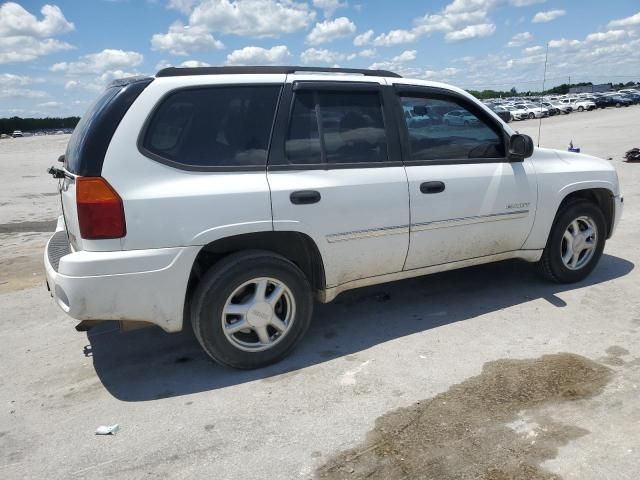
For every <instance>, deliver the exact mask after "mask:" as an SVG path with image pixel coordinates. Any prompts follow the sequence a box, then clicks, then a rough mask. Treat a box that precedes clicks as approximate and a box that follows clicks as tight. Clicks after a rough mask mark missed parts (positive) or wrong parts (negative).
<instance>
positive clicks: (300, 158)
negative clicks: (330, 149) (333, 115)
mask: <svg viewBox="0 0 640 480" xmlns="http://www.w3.org/2000/svg"><path fill="white" fill-rule="evenodd" d="M316 96H317V95H315V94H314V93H312V92H299V93H297V94H296V96H295V99H294V102H293V110H292V111H291V119H290V120H289V133H288V135H287V143H286V146H285V150H286V154H287V160H288V162H289V163H291V164H313V163H322V152H321V148H320V134H319V129H318V119H317V117H316V104H315V97H316Z"/></svg>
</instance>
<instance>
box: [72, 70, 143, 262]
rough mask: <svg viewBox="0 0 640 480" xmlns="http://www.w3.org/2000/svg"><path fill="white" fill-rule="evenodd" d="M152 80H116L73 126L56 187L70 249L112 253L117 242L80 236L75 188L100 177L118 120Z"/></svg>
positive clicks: (116, 240)
mask: <svg viewBox="0 0 640 480" xmlns="http://www.w3.org/2000/svg"><path fill="white" fill-rule="evenodd" d="M152 81H153V79H152V78H147V77H135V78H130V79H123V80H117V81H115V82H113V83H112V84H111V85H109V86H108V87H107V88H106V90H105V91H104V92H103V93H102V94H101V95H100V97H98V98H97V99H96V100H95V101H94V102H93V104H92V105H91V106H90V107H89V108H88V110H87V111H86V113H85V114H84V115H83V116H82V118H81V119H80V122H79V123H78V125H77V126H76V128H75V130H74V131H73V134H72V135H71V139H70V140H69V144H68V145H67V151H66V153H65V155H64V174H65V177H64V178H63V179H62V181H61V185H60V187H61V188H60V197H61V201H62V212H63V215H64V220H65V224H66V228H67V235H68V237H69V243H70V244H71V246H72V248H73V249H74V250H76V251H77V250H114V249H119V248H120V240H119V239H109V240H86V239H83V238H82V235H81V234H80V224H79V221H78V208H77V202H76V185H77V183H78V177H100V176H101V174H102V165H103V163H104V158H105V155H106V152H107V148H108V147H109V143H110V142H111V138H112V137H113V134H114V133H115V131H116V129H117V128H118V125H119V124H120V121H121V120H122V118H123V117H124V115H125V113H127V110H129V107H130V106H131V105H132V104H133V102H134V101H135V99H136V98H138V95H140V93H141V92H142V91H143V90H144V89H145V88H146V87H147V85H149V84H150V83H151V82H152Z"/></svg>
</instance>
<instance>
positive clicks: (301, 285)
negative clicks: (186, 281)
mask: <svg viewBox="0 0 640 480" xmlns="http://www.w3.org/2000/svg"><path fill="white" fill-rule="evenodd" d="M312 313H313V296H312V293H311V286H310V285H309V281H308V280H307V278H306V277H305V275H304V273H302V271H301V270H300V269H299V268H298V267H297V266H296V265H295V264H293V263H292V262H290V261H289V260H287V259H286V258H284V257H282V256H280V255H276V254H274V253H271V252H267V251H259V250H253V251H246V252H240V253H234V254H231V255H229V256H228V257H225V258H224V259H222V260H221V261H220V262H218V263H217V264H215V265H214V266H213V267H212V268H211V269H210V270H209V271H208V272H207V273H206V274H205V275H204V277H203V278H202V280H201V282H200V284H199V285H198V287H197V288H196V291H195V292H194V295H193V302H192V306H191V323H192V325H193V331H194V333H195V335H196V338H197V339H198V341H199V342H200V345H201V346H202V348H203V349H204V350H205V352H207V354H208V355H209V356H210V357H211V358H212V359H213V360H215V361H216V362H218V363H220V364H222V365H226V366H229V367H234V368H242V369H252V368H259V367H264V366H267V365H270V364H272V363H275V362H277V361H279V360H281V359H282V358H284V357H286V356H287V355H288V354H289V353H290V352H291V351H292V350H293V348H294V347H295V346H296V345H297V344H298V342H299V341H300V339H301V338H302V337H303V336H304V334H305V332H306V331H307V329H308V328H309V325H310V323H311V316H312ZM243 326H244V328H242V327H243Z"/></svg>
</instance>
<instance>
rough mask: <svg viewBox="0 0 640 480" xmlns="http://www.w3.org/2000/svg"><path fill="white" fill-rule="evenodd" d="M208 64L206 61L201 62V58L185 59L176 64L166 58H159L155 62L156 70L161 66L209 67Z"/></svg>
mask: <svg viewBox="0 0 640 480" xmlns="http://www.w3.org/2000/svg"><path fill="white" fill-rule="evenodd" d="M210 66H211V65H210V64H208V63H207V62H203V61H201V60H185V61H184V62H182V63H179V64H177V65H175V64H173V63H171V62H169V61H167V60H161V61H160V62H158V63H157V64H156V70H162V69H163V68H168V67H180V68H195V67H210Z"/></svg>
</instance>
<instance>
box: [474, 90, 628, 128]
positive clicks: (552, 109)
mask: <svg viewBox="0 0 640 480" xmlns="http://www.w3.org/2000/svg"><path fill="white" fill-rule="evenodd" d="M485 103H486V105H487V106H488V107H489V108H491V109H492V110H493V111H494V112H496V113H497V114H498V115H499V116H500V117H501V118H502V119H503V120H504V121H506V122H510V121H513V120H526V119H533V118H542V117H548V116H552V115H560V114H565V115H566V114H569V113H571V112H574V111H578V112H583V111H591V110H595V109H596V108H607V107H615V108H620V107H628V106H630V105H635V104H637V103H640V90H638V89H634V88H629V89H624V90H619V91H617V92H606V93H590V94H577V95H560V96H545V97H542V98H539V97H538V98H527V99H507V100H503V99H499V100H498V99H496V100H490V101H487V102H485Z"/></svg>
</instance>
